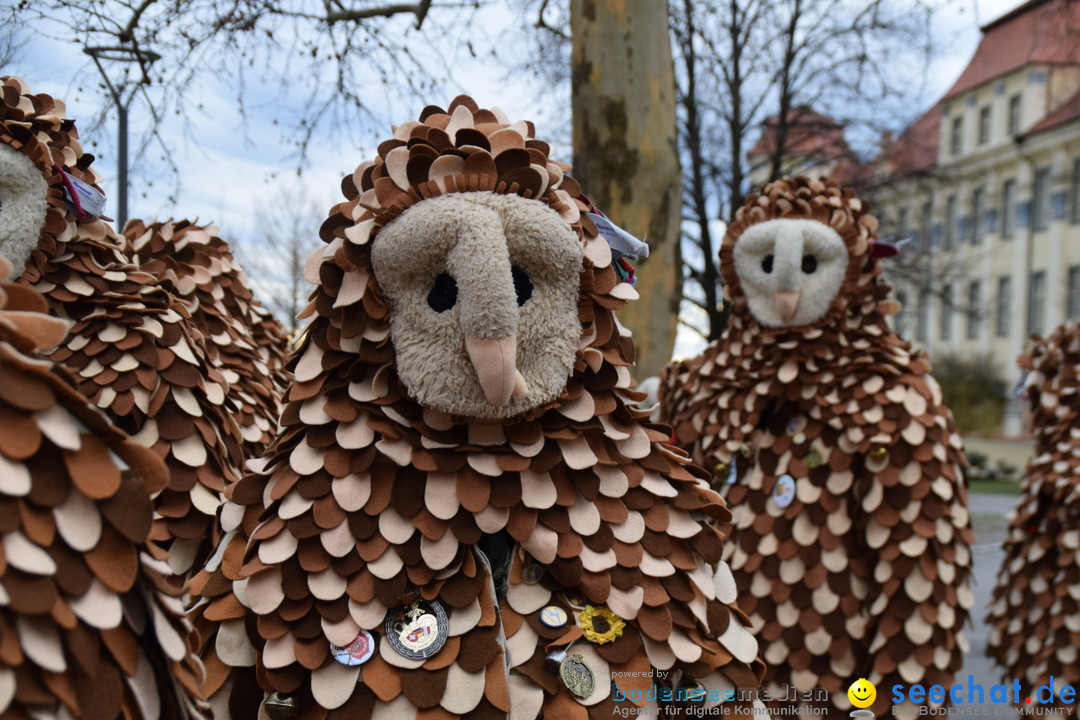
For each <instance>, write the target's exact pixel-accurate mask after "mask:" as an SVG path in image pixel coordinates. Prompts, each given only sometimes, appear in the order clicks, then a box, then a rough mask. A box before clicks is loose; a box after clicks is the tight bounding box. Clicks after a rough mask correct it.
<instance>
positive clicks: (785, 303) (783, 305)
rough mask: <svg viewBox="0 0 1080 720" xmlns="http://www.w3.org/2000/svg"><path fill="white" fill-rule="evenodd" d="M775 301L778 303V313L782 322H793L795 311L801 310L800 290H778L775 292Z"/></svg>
mask: <svg viewBox="0 0 1080 720" xmlns="http://www.w3.org/2000/svg"><path fill="white" fill-rule="evenodd" d="M773 301H774V302H775V303H776V314H777V315H779V316H780V320H781V321H782V322H791V320H792V318H794V317H795V313H797V312H798V311H799V291H798V290H795V291H790V290H777V291H776V292H775V293H773Z"/></svg>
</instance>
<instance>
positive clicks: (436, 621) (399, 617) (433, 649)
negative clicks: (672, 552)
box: [384, 600, 450, 660]
mask: <svg viewBox="0 0 1080 720" xmlns="http://www.w3.org/2000/svg"><path fill="white" fill-rule="evenodd" d="M384 627H385V630H386V639H387V640H388V641H389V642H390V647H392V648H394V651H395V652H396V653H397V654H398V655H401V656H402V657H407V658H409V659H410V660H425V659H427V658H429V657H431V656H432V655H434V654H435V653H437V652H439V650H442V646H443V645H445V644H446V638H447V637H448V636H449V633H450V621H449V619H448V618H447V616H446V610H444V609H443V606H442V605H440V604H439V601H438V600H417V601H416V602H414V603H412V604H411V605H398V606H397V607H396V608H393V609H392V610H390V612H388V613H387V614H386V622H385V623H384Z"/></svg>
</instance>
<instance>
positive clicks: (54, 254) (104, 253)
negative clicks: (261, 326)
mask: <svg viewBox="0 0 1080 720" xmlns="http://www.w3.org/2000/svg"><path fill="white" fill-rule="evenodd" d="M0 92H2V93H3V105H0V113H2V115H0V144H3V145H6V146H8V147H10V148H14V149H15V150H16V151H17V152H18V155H17V156H16V159H18V160H20V161H22V162H25V163H28V164H31V165H32V166H33V167H35V168H36V169H37V170H38V172H39V173H40V174H41V176H42V177H43V178H44V180H45V187H46V188H47V196H46V201H47V210H46V213H45V216H44V221H43V224H42V225H41V227H40V228H39V229H38V231H37V233H38V234H37V241H36V243H35V244H34V246H33V249H32V250H31V251H30V252H29V254H28V255H27V256H26V257H23V258H20V260H21V261H22V263H23V264H24V265H25V269H24V270H23V273H22V275H21V277H20V278H19V279H18V280H19V282H21V283H24V284H26V285H30V286H33V287H34V288H35V289H37V290H38V291H40V292H41V293H42V294H43V295H44V296H45V298H46V299H47V300H48V302H49V312H50V313H52V314H54V315H57V316H59V317H61V318H64V319H67V320H70V321H71V322H72V328H71V334H70V336H69V339H68V342H66V343H64V345H63V346H62V347H58V348H56V349H54V350H52V351H51V352H50V358H51V359H52V360H54V361H55V362H57V363H60V364H62V365H64V366H66V367H67V368H69V369H70V370H71V371H72V372H73V373H74V375H75V378H76V383H77V387H78V389H79V390H80V391H81V392H82V393H83V394H85V395H86V396H87V397H89V398H90V400H91V401H92V402H94V404H96V405H97V406H98V407H100V408H102V409H103V410H104V411H105V412H106V414H108V415H109V416H110V418H111V419H112V420H113V422H115V423H116V424H117V425H118V426H119V427H120V428H121V429H123V430H124V431H125V432H127V433H129V434H131V435H132V436H133V437H134V438H135V440H136V441H137V442H139V443H141V444H143V445H145V446H147V447H150V448H152V449H153V450H154V451H155V452H157V453H158V455H159V456H161V457H162V458H163V459H164V460H165V463H166V465H167V466H168V468H169V483H168V486H167V487H165V488H164V489H163V490H161V491H160V492H159V493H158V494H157V495H156V496H155V498H154V506H155V510H156V512H157V519H156V521H155V526H154V529H153V531H152V537H153V539H154V540H155V541H157V542H159V543H161V544H163V545H164V546H167V547H169V548H170V549H171V553H170V558H169V562H170V563H171V564H172V566H173V568H174V569H175V570H176V572H177V574H180V575H183V574H185V573H186V572H187V571H188V570H189V569H190V568H191V567H193V566H196V565H197V564H198V563H199V562H200V558H203V557H205V555H206V554H207V553H208V551H209V550H210V548H211V547H212V534H213V532H214V529H215V527H216V522H215V521H214V515H215V513H216V512H217V509H218V507H219V506H220V504H221V501H222V493H223V492H224V490H225V487H226V485H228V484H230V483H232V482H235V481H236V480H237V479H238V478H239V471H238V469H237V468H238V467H239V466H240V463H241V462H242V457H241V448H240V440H241V435H240V428H239V426H238V425H237V424H236V421H235V420H234V419H233V417H232V414H233V411H234V408H233V406H232V403H231V401H230V400H228V399H227V395H228V384H227V383H226V381H225V379H224V377H223V376H222V374H221V373H220V372H219V371H218V370H217V369H215V368H214V367H213V366H212V364H211V363H210V361H209V360H208V357H207V352H206V347H205V341H204V338H203V337H202V335H201V333H199V331H198V329H197V328H196V327H195V326H194V324H193V323H192V322H191V318H190V315H189V313H188V310H187V308H186V307H185V306H184V305H183V304H182V303H181V302H179V301H177V299H176V298H174V297H173V296H172V295H171V294H169V293H168V292H166V291H165V290H164V289H162V288H161V287H160V285H159V283H158V282H157V280H156V279H155V278H154V277H153V276H152V275H150V274H149V273H146V272H144V271H142V270H139V269H138V268H136V267H135V266H134V265H132V264H131V263H130V262H128V260H127V259H126V258H125V257H124V255H123V253H122V251H121V248H120V245H121V243H122V240H121V238H119V237H118V236H117V235H116V234H115V232H114V231H113V230H112V228H111V227H110V226H109V225H108V224H107V223H106V222H105V221H104V220H102V219H101V218H87V219H83V220H80V219H79V218H78V217H77V216H76V213H75V210H74V209H73V208H72V207H71V206H69V204H68V203H67V202H66V200H65V198H66V196H65V175H66V176H70V177H73V178H77V179H79V180H82V181H83V182H85V183H87V184H89V185H93V186H95V187H96V186H97V184H98V183H99V181H100V178H99V176H98V175H97V173H96V172H95V171H94V170H93V169H91V168H90V163H91V162H92V161H93V156H92V155H90V154H88V153H84V152H83V151H82V148H81V146H80V144H79V141H78V133H77V131H76V129H75V125H74V121H72V120H70V119H67V118H65V117H64V115H65V110H64V105H63V104H62V103H61V102H60V101H58V100H55V99H53V98H51V97H49V96H48V95H44V94H38V95H31V94H30V93H29V91H28V90H27V88H26V86H25V84H24V83H23V82H22V81H21V80H20V79H18V78H12V77H9V78H4V79H3V81H2V85H0ZM56 168H60V169H61V171H58V170H57V169H56ZM4 222H5V220H4V215H3V214H2V213H0V225H3V224H4ZM0 234H2V233H0Z"/></svg>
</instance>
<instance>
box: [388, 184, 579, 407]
mask: <svg viewBox="0 0 1080 720" xmlns="http://www.w3.org/2000/svg"><path fill="white" fill-rule="evenodd" d="M583 259H584V247H583V245H582V243H581V241H580V240H579V239H578V237H577V235H576V234H575V233H574V232H573V231H572V230H571V229H570V227H569V226H568V225H567V224H566V222H565V221H564V220H563V219H562V218H561V217H560V216H559V214H558V213H557V212H555V211H554V210H552V209H551V208H549V207H548V206H547V205H545V204H543V203H541V202H538V201H536V200H526V199H524V198H521V197H518V196H516V195H497V194H493V193H489V192H475V193H453V194H449V195H443V196H441V197H437V198H432V199H430V200H424V201H422V202H420V203H417V204H416V205H414V206H412V207H411V208H409V209H408V210H406V211H405V212H404V213H403V214H402V215H400V216H399V217H397V218H395V219H394V220H393V221H391V222H390V223H389V224H387V226H386V227H385V228H383V229H382V230H381V231H380V233H379V235H378V236H377V237H376V238H375V240H374V245H373V247H372V251H371V264H372V268H373V270H374V272H375V279H376V280H377V281H378V283H379V286H380V287H381V288H382V289H383V292H384V293H385V294H386V297H387V300H388V301H389V306H390V338H391V341H392V342H393V344H394V351H395V354H396V357H397V372H398V376H399V377H400V378H401V380H402V382H404V383H405V386H406V387H407V388H408V390H409V393H410V394H411V395H412V396H413V397H414V398H416V400H417V401H418V402H420V404H422V405H425V406H430V407H433V408H436V409H438V410H442V411H443V412H446V413H450V414H452V415H463V416H466V417H473V418H485V419H500V418H508V417H513V416H514V415H518V414H520V413H522V412H525V411H526V410H530V409H532V408H535V407H538V406H540V405H542V404H544V403H547V402H550V401H552V400H554V399H555V398H557V397H558V395H559V393H560V392H561V391H562V389H563V387H564V386H565V385H566V381H567V378H569V377H570V374H571V373H572V372H573V367H574V359H575V357H576V355H577V349H578V342H579V340H580V338H581V321H580V319H579V317H578V285H579V282H580V276H581V268H582V263H583Z"/></svg>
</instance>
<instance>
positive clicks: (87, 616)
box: [0, 257, 208, 720]
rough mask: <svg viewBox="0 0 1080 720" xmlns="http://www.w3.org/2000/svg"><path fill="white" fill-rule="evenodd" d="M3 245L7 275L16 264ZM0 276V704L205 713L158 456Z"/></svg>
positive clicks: (82, 712) (18, 713)
mask: <svg viewBox="0 0 1080 720" xmlns="http://www.w3.org/2000/svg"><path fill="white" fill-rule="evenodd" d="M10 269H11V268H10V266H9V265H8V263H7V261H6V260H4V258H3V257H0V280H3V279H4V278H5V276H6V275H7V274H8V272H9V271H10ZM47 307H48V304H47V302H46V300H45V299H44V298H43V297H42V296H41V295H39V294H38V293H37V292H35V291H33V290H31V289H29V288H27V287H26V286H24V285H16V284H8V283H0V717H3V718H5V719H7V718H10V719H11V720H29V719H30V718H41V717H50V718H77V717H82V718H102V719H103V720H111V719H113V718H127V719H134V718H145V719H146V720H153V719H156V718H203V717H208V715H207V714H206V712H205V711H206V709H207V708H206V707H205V703H202V702H201V701H199V700H198V699H197V698H198V697H199V694H198V693H199V686H200V683H201V681H202V665H201V663H200V661H199V659H198V658H197V657H196V656H195V654H194V653H193V652H192V650H193V647H192V646H193V641H192V640H191V625H190V623H189V622H188V621H187V619H186V617H185V615H184V611H183V606H182V604H181V602H180V599H179V598H178V597H176V591H175V590H174V589H172V583H171V578H172V573H171V571H170V569H169V566H168V565H167V564H166V563H165V562H164V560H163V557H164V553H163V552H162V551H161V550H159V549H157V548H155V547H153V546H151V545H148V544H147V538H148V536H149V532H150V526H151V520H152V516H153V508H152V506H151V503H150V493H151V492H154V491H157V490H160V489H161V488H162V487H163V486H164V485H165V481H166V478H167V470H166V468H165V465H164V463H163V462H162V461H161V459H160V458H158V457H157V455H155V454H154V453H153V452H151V451H150V450H148V449H146V448H144V447H142V446H141V445H138V444H137V443H135V442H133V441H132V440H131V439H130V438H129V437H128V436H127V435H125V434H124V433H123V432H121V431H120V430H119V429H117V428H116V427H115V426H114V425H113V424H112V423H111V422H110V421H109V420H108V419H107V418H106V416H105V415H104V414H103V413H102V412H101V411H100V410H98V409H97V408H95V407H93V406H92V405H91V404H90V403H89V402H88V401H87V399H86V398H85V397H83V396H82V395H81V394H79V393H78V392H77V391H76V390H75V389H74V388H73V387H72V386H71V385H70V384H69V382H68V380H69V376H68V375H67V374H66V373H64V372H63V371H62V370H58V369H57V368H56V366H55V365H54V364H53V363H52V362H49V361H47V360H44V359H42V357H41V356H40V355H38V353H37V351H38V350H40V349H42V348H48V347H52V346H54V345H56V344H58V343H60V342H62V341H63V340H64V337H65V335H66V332H67V327H68V323H66V322H65V321H63V320H60V319H58V318H54V317H50V316H48V315H46V314H45V310H46V308H47Z"/></svg>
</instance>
